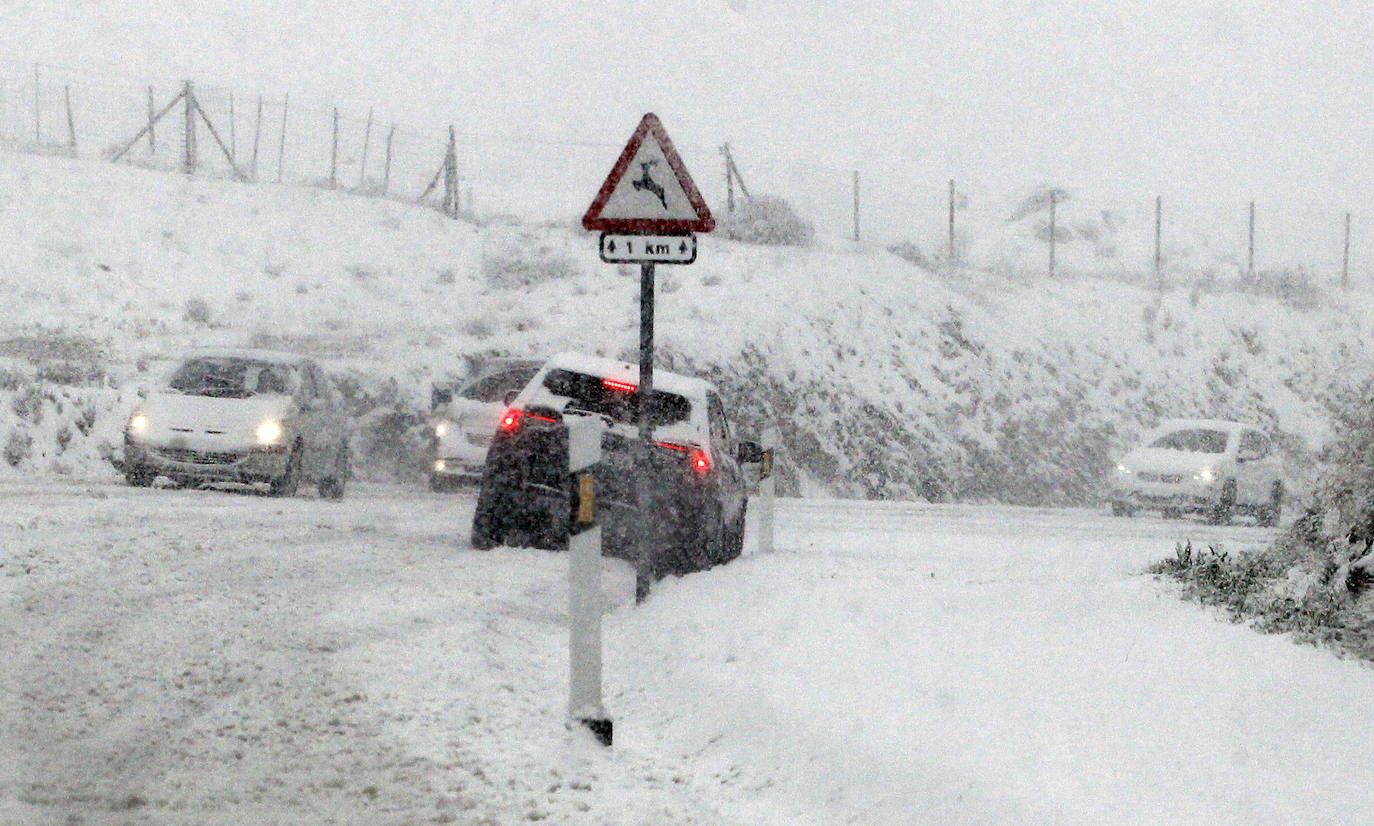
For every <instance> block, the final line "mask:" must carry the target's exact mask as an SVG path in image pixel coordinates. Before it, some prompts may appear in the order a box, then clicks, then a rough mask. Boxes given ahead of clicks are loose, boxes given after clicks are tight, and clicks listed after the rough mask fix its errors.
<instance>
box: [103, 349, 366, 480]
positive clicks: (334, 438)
mask: <svg viewBox="0 0 1374 826" xmlns="http://www.w3.org/2000/svg"><path fill="white" fill-rule="evenodd" d="M350 432H351V425H350V422H349V420H348V418H347V417H346V415H345V414H344V412H343V408H342V405H341V403H340V401H339V396H338V393H337V392H336V390H335V388H334V387H333V384H332V383H331V381H330V380H329V379H328V377H326V376H325V374H324V371H322V370H321V369H320V367H319V365H317V364H316V363H315V362H314V361H312V360H311V359H309V358H306V357H304V356H299V355H294V354H290V353H278V352H273V351H270V350H252V349H214V350H200V351H196V352H194V353H192V354H190V355H188V356H187V357H186V358H185V359H183V360H182V362H181V363H180V364H179V365H178V366H177V368H176V369H175V370H173V371H172V373H171V376H170V377H169V378H168V380H167V381H166V382H165V383H164V384H163V385H162V386H160V387H157V388H153V389H152V390H151V391H150V392H148V393H147V395H146V397H145V398H144V400H143V403H142V404H140V405H139V406H138V409H137V410H135V411H134V413H133V415H131V416H130V417H129V421H128V424H127V425H126V426H125V429H124V463H123V471H124V477H125V479H126V480H128V482H129V484H131V485H135V486H140V487H144V486H148V485H151V484H152V483H153V481H154V480H155V479H156V478H157V477H159V476H162V477H166V478H168V479H170V480H171V481H173V482H176V483H178V484H182V485H200V484H207V483H216V482H233V483H240V484H250V485H259V484H260V485H265V486H266V487H267V489H268V492H269V493H271V494H272V495H273V496H291V495H293V494H294V493H295V492H296V490H297V489H298V488H299V486H300V484H301V482H303V481H308V482H313V483H315V484H317V485H318V487H319V494H320V496H321V497H323V498H326V499H340V498H342V497H343V492H344V484H345V482H346V481H347V479H348V476H349V446H348V445H349V436H350Z"/></svg>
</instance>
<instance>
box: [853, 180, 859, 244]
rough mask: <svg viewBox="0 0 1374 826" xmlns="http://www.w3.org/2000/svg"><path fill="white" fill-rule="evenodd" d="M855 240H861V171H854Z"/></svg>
mask: <svg viewBox="0 0 1374 826" xmlns="http://www.w3.org/2000/svg"><path fill="white" fill-rule="evenodd" d="M854 240H855V241H856V242H857V241H858V240H859V170H857V169H856V170H854Z"/></svg>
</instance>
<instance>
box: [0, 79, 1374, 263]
mask: <svg viewBox="0 0 1374 826" xmlns="http://www.w3.org/2000/svg"><path fill="white" fill-rule="evenodd" d="M190 88H191V89H192V90H193V91H192V93H193V95H194V99H195V102H196V105H197V107H198V110H199V113H203V115H201V114H197V113H196V112H189V111H188V108H187V107H186V105H185V100H184V95H185V93H186V91H187V84H186V82H185V81H159V82H151V83H150V82H144V81H140V80H136V79H132V78H127V77H117V76H111V75H106V74H98V73H92V72H86V71H82V70H79V69H72V68H67V67H60V66H52V65H47V64H37V65H34V64H29V65H20V64H15V63H4V62H0V147H3V148H5V149H8V150H11V151H23V152H37V153H45V154H56V155H66V156H71V157H76V158H83V159H104V160H111V159H115V158H118V160H119V162H121V163H129V164H133V165H137V166H142V167H147V168H152V169H160V170H166V171H176V172H182V173H185V172H187V171H191V172H194V174H197V175H203V176H213V177H238V178H241V179H244V180H248V181H256V182H263V183H283V184H291V185H308V186H325V187H330V188H335V189H340V190H346V191H352V192H356V193H359V194H363V195H372V196H381V197H390V198H397V199H403V200H410V201H423V202H425V203H428V204H431V205H433V206H435V207H440V208H443V207H448V206H451V207H452V208H451V209H450V213H451V214H455V215H456V214H459V213H461V214H465V215H468V216H471V217H475V218H479V219H483V220H491V219H497V218H501V217H503V216H509V217H511V218H514V219H520V220H526V221H531V220H533V221H559V222H568V223H573V222H575V221H576V220H577V218H578V216H580V215H581V213H582V211H583V210H585V208H586V206H587V204H588V203H589V202H590V200H591V196H592V195H593V194H594V193H595V192H596V190H597V189H598V187H599V186H600V184H601V181H602V179H603V178H604V176H605V174H606V173H607V171H608V170H609V169H610V167H611V165H612V163H613V162H614V160H615V158H616V156H617V155H618V153H619V151H620V149H621V147H622V146H623V143H621V142H620V141H619V140H618V139H620V138H623V137H628V134H629V129H630V126H631V125H629V124H627V125H626V130H625V134H624V135H620V134H613V135H612V134H608V135H606V136H604V137H605V138H606V139H605V140H579V139H569V138H565V137H561V136H560V137H552V138H547V137H541V136H539V135H538V134H533V133H523V134H494V133H491V132H488V131H485V130H484V129H482V128H481V123H480V121H479V120H477V119H473V120H470V121H469V122H468V123H465V124H462V125H461V128H458V129H456V130H455V133H454V136H453V137H454V140H453V143H452V145H450V137H449V134H448V133H447V131H442V132H441V131H438V130H426V129H418V128H415V127H412V126H407V125H406V124H403V123H398V122H397V121H395V120H392V119H389V118H384V117H383V116H382V115H380V114H376V113H374V112H371V111H369V112H360V111H340V109H339V108H337V107H335V106H334V105H332V104H330V103H328V102H322V101H318V100H307V99H303V98H293V97H291V96H289V95H287V94H282V95H280V96H276V95H263V94H257V93H252V94H243V93H236V92H235V91H234V90H232V89H228V88H224V87H219V86H214V85H212V84H204V83H193V84H191V86H190ZM188 124H189V126H188ZM188 129H189V132H188ZM188 135H189V137H188ZM677 149H678V151H679V153H680V154H681V155H682V156H683V158H684V161H685V162H686V164H687V167H688V169H689V170H690V171H691V173H692V175H693V179H694V181H695V183H696V184H697V186H698V188H699V189H700V190H701V191H702V193H703V195H704V196H705V197H706V199H707V202H708V203H709V204H710V205H711V208H712V210H713V211H715V212H717V213H718V214H719V213H723V212H724V211H725V205H726V202H727V199H728V197H729V193H728V191H727V187H729V186H730V184H727V174H726V161H725V154H724V152H723V151H722V148H721V147H718V146H710V147H702V146H687V145H681V144H679V145H678V146H677ZM732 156H733V159H734V161H735V163H736V164H737V167H738V169H739V171H740V172H741V173H742V179H743V180H745V181H747V183H748V187H749V190H750V192H751V193H754V194H760V193H766V194H770V195H774V196H778V197H781V198H784V199H786V200H787V201H788V203H789V204H791V205H792V207H793V208H794V209H795V210H796V211H797V212H798V213H799V214H800V215H801V216H802V217H803V218H805V219H807V220H808V221H810V222H811V223H812V224H813V226H814V227H815V228H816V231H817V232H818V233H819V234H822V235H828V236H833V237H839V238H846V237H853V238H856V239H859V240H862V241H863V242H866V243H875V244H881V245H885V246H887V245H893V244H898V243H902V244H905V245H906V246H907V248H908V250H909V251H910V250H916V251H919V254H920V256H921V257H923V258H924V259H926V260H927V261H929V262H932V263H935V264H958V265H969V266H976V267H981V268H993V269H996V268H1006V269H1017V268H1019V269H1022V270H1026V269H1028V268H1029V269H1032V270H1034V269H1036V268H1040V267H1043V269H1044V270H1046V271H1049V272H1062V273H1071V272H1073V271H1075V270H1083V271H1088V270H1092V271H1103V270H1109V271H1110V270H1117V271H1120V272H1122V273H1128V274H1133V275H1137V276H1139V277H1142V278H1147V277H1152V276H1153V277H1161V278H1163V277H1167V276H1168V275H1170V274H1171V273H1182V272H1185V271H1186V272H1190V273H1216V274H1220V275H1226V274H1228V273H1242V274H1251V275H1253V274H1254V273H1255V272H1264V271H1279V270H1300V271H1301V272H1303V273H1304V274H1305V275H1307V276H1308V277H1310V278H1312V279H1315V280H1318V281H1346V282H1351V283H1357V284H1361V283H1362V284H1365V285H1368V284H1371V283H1374V269H1371V264H1370V262H1371V261H1374V259H1371V258H1368V257H1365V256H1363V252H1364V251H1365V250H1369V249H1371V248H1374V228H1371V222H1370V221H1368V220H1367V219H1366V216H1363V215H1361V214H1359V213H1354V212H1351V211H1350V210H1349V209H1348V208H1344V207H1342V206H1334V207H1328V206H1321V207H1317V208H1313V207H1310V206H1301V205H1299V206H1294V205H1292V204H1287V203H1282V202H1278V201H1272V200H1270V201H1266V200H1256V201H1254V202H1238V203H1232V202H1223V201H1219V200H1215V199H1208V198H1205V197H1202V198H1198V197H1189V198H1185V197H1167V198H1164V199H1162V201H1157V195H1156V194H1153V193H1142V194H1140V195H1139V196H1138V197H1135V196H1133V197H1128V198H1122V197H1120V196H1116V195H1102V194H1100V193H1092V192H1087V191H1078V190H1075V189H1074V187H1072V186H1071V185H1067V184H1066V185H1062V186H1061V185H1059V184H1058V182H1056V186H1055V187H1054V191H1055V192H1056V194H1057V196H1058V201H1057V203H1056V204H1055V209H1054V214H1053V216H1052V215H1051V210H1050V209H1049V208H1047V207H1048V204H1047V203H1046V202H1045V198H1044V195H1045V194H1046V193H1047V192H1048V191H1049V190H1048V188H1043V189H1041V190H1035V191H1029V192H1007V191H1006V182H1005V181H977V180H956V181H953V182H950V181H949V180H947V179H945V180H939V179H937V180H924V179H921V178H919V177H917V173H915V172H914V171H912V170H911V169H910V168H907V167H904V166H903V165H901V164H882V165H881V166H880V167H879V166H878V165H877V164H873V165H871V166H869V167H868V168H865V167H862V166H861V167H858V168H850V169H842V168H837V167H835V166H828V165H821V164H813V163H806V162H797V161H793V160H787V159H779V158H778V157H777V156H776V155H773V154H771V153H770V148H769V147H766V146H754V147H751V146H748V145H739V144H736V145H734V146H733V147H732ZM735 190H736V191H735V192H734V195H735V198H736V200H737V201H739V200H742V193H741V192H739V191H738V188H737V187H735ZM1252 204H1253V205H1252ZM1157 208H1158V213H1156V210H1157ZM1157 238H1158V242H1156V239H1157ZM1156 261H1158V268H1159V269H1158V271H1156V269H1155V267H1156ZM1051 262H1053V263H1051Z"/></svg>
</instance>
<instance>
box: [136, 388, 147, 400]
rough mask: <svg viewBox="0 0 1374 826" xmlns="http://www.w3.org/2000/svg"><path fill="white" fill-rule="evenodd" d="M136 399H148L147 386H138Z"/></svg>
mask: <svg viewBox="0 0 1374 826" xmlns="http://www.w3.org/2000/svg"><path fill="white" fill-rule="evenodd" d="M138 397H139V398H140V399H146V398H148V386H147V385H139V387H138Z"/></svg>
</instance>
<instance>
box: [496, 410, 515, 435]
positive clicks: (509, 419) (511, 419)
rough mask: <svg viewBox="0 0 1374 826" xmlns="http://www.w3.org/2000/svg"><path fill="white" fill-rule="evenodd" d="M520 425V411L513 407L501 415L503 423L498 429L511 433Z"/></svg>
mask: <svg viewBox="0 0 1374 826" xmlns="http://www.w3.org/2000/svg"><path fill="white" fill-rule="evenodd" d="M519 426H520V411H519V410H516V409H515V408H514V407H512V408H511V409H510V410H507V411H506V415H504V416H502V417H501V424H500V425H498V426H497V429H498V430H500V431H501V432H502V433H511V432H513V431H514V430H515V428H517V427H519Z"/></svg>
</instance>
